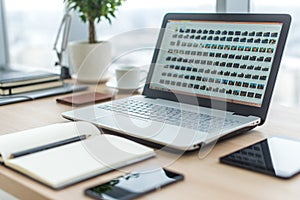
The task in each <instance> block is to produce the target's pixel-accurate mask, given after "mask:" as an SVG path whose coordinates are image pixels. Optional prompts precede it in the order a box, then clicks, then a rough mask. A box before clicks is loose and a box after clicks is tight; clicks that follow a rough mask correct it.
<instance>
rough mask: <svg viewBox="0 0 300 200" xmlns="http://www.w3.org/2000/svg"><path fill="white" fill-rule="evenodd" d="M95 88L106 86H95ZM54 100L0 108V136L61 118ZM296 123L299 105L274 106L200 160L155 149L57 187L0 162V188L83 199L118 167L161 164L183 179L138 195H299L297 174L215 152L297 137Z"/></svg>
mask: <svg viewBox="0 0 300 200" xmlns="http://www.w3.org/2000/svg"><path fill="white" fill-rule="evenodd" d="M96 90H97V91H103V90H106V89H105V88H104V87H103V86H101V87H98V88H96ZM69 95H70V94H69ZM65 96H68V95H65ZM118 97H120V96H118ZM56 98H57V97H49V98H44V99H40V100H35V101H29V102H23V103H17V104H12V105H6V106H2V107H0V113H1V115H0V124H1V131H0V134H6V133H10V132H15V131H20V130H25V129H29V128H34V127H39V126H44V125H48V124H52V123H57V122H64V121H67V120H65V119H63V118H62V117H61V115H60V114H61V113H62V112H64V111H68V110H70V109H72V108H71V107H70V106H66V105H62V104H58V103H56V101H55V99H56ZM299 122H300V114H299V109H292V108H285V107H282V106H279V105H275V104H274V105H272V106H271V108H270V111H269V116H268V118H267V121H266V124H265V125H263V126H262V127H258V128H256V129H255V130H254V131H251V132H248V133H245V134H243V135H240V136H237V137H235V138H232V139H230V140H226V141H223V142H220V143H218V144H217V145H216V146H215V147H214V148H213V149H212V151H210V152H209V153H208V155H206V156H204V157H203V158H200V157H199V155H198V154H199V151H195V152H192V153H188V154H186V155H182V156H178V155H176V154H171V153H168V152H164V151H158V152H157V157H156V158H153V159H149V160H147V161H145V162H141V163H138V164H135V165H131V166H128V167H125V168H122V169H121V170H122V171H113V172H110V173H107V174H104V175H101V176H98V177H96V178H93V179H90V180H87V181H84V182H81V183H78V184H75V185H73V186H70V187H67V188H66V189H63V190H57V191H55V190H52V189H50V188H48V187H46V186H43V185H41V184H39V183H37V182H35V181H33V180H31V179H29V178H27V177H25V176H23V175H21V174H19V173H17V172H14V171H12V170H10V169H8V168H5V167H3V166H0V187H1V188H2V189H3V190H6V191H7V192H9V193H11V194H13V195H15V196H16V197H18V198H21V199H31V200H32V199H34V200H36V199H88V198H87V197H85V196H84V194H83V191H84V189H86V188H88V187H91V186H93V185H96V184H99V183H102V182H104V181H107V180H109V179H111V178H114V177H116V176H118V175H120V174H122V173H123V171H124V170H125V171H127V170H132V169H139V168H141V169H145V168H147V167H149V166H163V167H167V168H169V169H172V170H175V171H178V172H181V173H183V174H184V175H185V180H184V181H183V182H180V183H177V184H174V185H171V186H169V187H167V188H164V189H163V190H161V191H157V192H154V193H151V194H149V195H147V196H144V197H143V199H272V200H273V199H289V200H290V199H299V196H300V190H299V186H300V175H298V176H296V177H294V178H292V179H290V180H282V179H278V178H274V177H270V176H267V175H263V174H259V173H254V172H250V171H247V170H243V169H238V168H235V167H231V166H227V165H223V164H220V163H219V162H218V158H219V157H220V156H222V155H225V154H228V153H230V152H232V151H234V150H236V149H238V148H241V147H243V146H246V145H249V144H251V143H254V142H256V141H258V140H261V139H262V138H265V137H267V136H270V135H285V136H291V137H295V138H300V126H299Z"/></svg>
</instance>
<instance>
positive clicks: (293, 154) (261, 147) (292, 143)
mask: <svg viewBox="0 0 300 200" xmlns="http://www.w3.org/2000/svg"><path fill="white" fill-rule="evenodd" d="M220 162H221V163H225V164H229V165H233V166H236V167H241V168H245V169H249V170H252V171H256V172H261V173H264V174H268V175H272V176H276V177H280V178H290V177H292V176H294V175H295V174H297V173H299V172H300V141H299V140H293V139H287V138H283V137H271V138H268V139H265V140H262V141H260V142H257V143H255V144H252V145H250V146H247V147H245V148H243V149H240V150H238V151H235V152H233V153H230V154H229V155H226V156H223V157H221V158H220Z"/></svg>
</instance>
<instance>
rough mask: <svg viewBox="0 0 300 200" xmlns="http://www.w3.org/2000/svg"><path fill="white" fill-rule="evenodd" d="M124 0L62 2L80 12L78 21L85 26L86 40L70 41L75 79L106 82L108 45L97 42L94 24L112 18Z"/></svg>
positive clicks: (108, 57) (109, 58)
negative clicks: (87, 34)
mask: <svg viewBox="0 0 300 200" xmlns="http://www.w3.org/2000/svg"><path fill="white" fill-rule="evenodd" d="M123 1H125V0H64V2H65V3H66V5H67V7H68V8H69V9H70V10H74V11H75V12H78V13H79V16H80V18H81V20H82V21H83V22H84V23H88V33H89V38H88V41H84V42H83V41H80V42H78V41H76V42H71V43H70V45H69V51H70V59H71V63H72V65H73V67H74V71H75V72H76V74H77V79H78V80H79V81H84V82H99V81H103V80H104V79H105V75H106V72H107V67H108V65H109V64H110V60H111V45H110V44H109V42H107V41H99V40H97V38H96V36H97V34H96V28H95V25H96V24H97V23H99V22H100V21H102V20H108V22H109V23H111V19H112V18H114V17H115V11H116V10H117V8H118V7H119V6H121V5H122V3H123Z"/></svg>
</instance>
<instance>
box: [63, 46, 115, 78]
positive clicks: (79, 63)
mask: <svg viewBox="0 0 300 200" xmlns="http://www.w3.org/2000/svg"><path fill="white" fill-rule="evenodd" d="M69 53H70V62H71V65H72V66H73V68H74V72H75V77H76V79H77V80H78V81H81V82H87V83H98V82H103V81H106V80H107V78H108V77H107V76H108V75H107V72H108V66H109V65H110V62H111V44H110V43H109V42H107V41H101V42H99V43H96V44H89V43H88V42H78V41H77V42H71V43H70V44H69Z"/></svg>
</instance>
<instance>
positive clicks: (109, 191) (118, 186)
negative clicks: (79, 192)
mask: <svg viewBox="0 0 300 200" xmlns="http://www.w3.org/2000/svg"><path fill="white" fill-rule="evenodd" d="M183 179H184V176H183V175H182V174H178V173H175V172H172V171H169V170H167V169H164V168H159V169H155V170H151V171H149V170H148V171H145V172H133V173H129V174H126V175H124V176H120V177H117V178H115V179H113V180H111V181H108V182H105V183H103V184H101V185H97V186H94V187H91V188H88V189H86V190H85V191H84V193H85V194H86V195H88V196H90V197H93V198H95V199H105V200H115V199H120V200H128V199H134V198H136V197H139V196H141V195H143V194H146V193H149V192H151V191H154V190H156V189H160V188H162V187H164V186H166V185H169V184H172V183H175V182H177V181H180V180H183Z"/></svg>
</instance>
